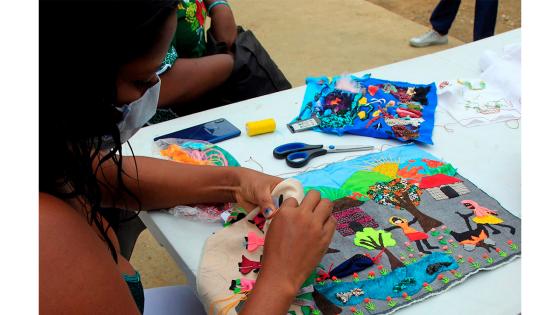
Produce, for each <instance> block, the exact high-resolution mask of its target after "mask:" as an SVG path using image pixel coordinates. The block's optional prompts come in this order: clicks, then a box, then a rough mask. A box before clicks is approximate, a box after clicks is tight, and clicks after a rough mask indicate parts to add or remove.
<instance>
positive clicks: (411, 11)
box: [367, 0, 521, 42]
mask: <svg viewBox="0 0 560 315" xmlns="http://www.w3.org/2000/svg"><path fill="white" fill-rule="evenodd" d="M367 1H369V2H371V3H373V4H377V5H379V6H381V7H383V8H385V9H387V10H389V11H392V12H393V13H396V14H399V15H401V16H403V17H405V18H407V19H409V20H412V21H414V22H416V23H418V24H422V25H425V26H428V27H430V22H429V20H430V15H431V14H432V11H433V9H434V8H435V7H436V5H437V4H438V2H439V0H367ZM475 2H476V1H475V0H463V1H462V2H461V7H460V8H459V13H458V14H457V17H456V18H455V21H454V22H453V26H452V27H451V30H450V31H449V35H451V36H453V37H455V38H457V39H459V40H461V41H463V42H472V39H473V25H474V6H475ZM519 27H521V0H501V1H499V4H498V19H497V21H496V31H495V32H496V34H500V33H503V32H507V31H510V30H513V29H516V28H519Z"/></svg>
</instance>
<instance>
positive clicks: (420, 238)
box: [385, 216, 439, 254]
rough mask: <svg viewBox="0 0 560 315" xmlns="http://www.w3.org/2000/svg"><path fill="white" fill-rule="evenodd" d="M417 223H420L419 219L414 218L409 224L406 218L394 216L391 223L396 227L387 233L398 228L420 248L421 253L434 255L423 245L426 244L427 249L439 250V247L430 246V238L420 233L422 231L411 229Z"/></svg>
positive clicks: (388, 229) (389, 229)
mask: <svg viewBox="0 0 560 315" xmlns="http://www.w3.org/2000/svg"><path fill="white" fill-rule="evenodd" d="M416 221H418V219H416V218H414V219H413V220H412V221H410V222H408V220H407V219H405V218H401V217H397V216H392V217H390V218H389V223H391V224H392V225H394V226H392V227H389V228H386V229H385V231H387V232H389V231H391V230H394V229H396V228H401V229H402V231H403V233H404V235H406V237H407V238H408V239H409V240H410V241H411V242H415V243H416V247H417V248H418V250H419V251H420V252H422V253H425V254H431V253H432V252H431V251H429V250H425V249H424V247H423V246H422V243H424V245H426V248H427V249H438V248H439V247H437V246H432V245H430V243H429V242H428V237H429V236H428V234H426V233H424V232H420V231H418V230H416V229H414V228H412V227H410V226H411V225H412V224H414V223H416Z"/></svg>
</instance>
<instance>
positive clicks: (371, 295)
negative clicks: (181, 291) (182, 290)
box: [198, 144, 521, 315]
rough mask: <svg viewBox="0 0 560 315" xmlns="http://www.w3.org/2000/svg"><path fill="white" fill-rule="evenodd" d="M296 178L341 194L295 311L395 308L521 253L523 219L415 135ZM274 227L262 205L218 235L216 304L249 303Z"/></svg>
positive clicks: (214, 244)
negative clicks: (324, 247)
mask: <svg viewBox="0 0 560 315" xmlns="http://www.w3.org/2000/svg"><path fill="white" fill-rule="evenodd" d="M293 179H297V180H298V181H296V183H298V185H299V184H301V185H303V187H304V188H303V191H304V192H307V191H309V190H311V189H315V190H318V191H320V192H321V194H322V196H323V197H326V198H329V199H331V200H332V201H333V202H334V208H333V216H334V217H335V218H336V219H337V226H336V230H337V232H335V234H334V237H333V240H332V242H331V244H330V246H329V249H328V251H327V254H326V255H325V257H324V258H323V260H322V261H321V263H320V265H319V266H318V267H317V268H316V270H315V271H314V272H313V273H312V274H311V275H310V277H309V278H308V279H307V280H306V282H305V283H304V284H303V286H302V288H301V289H300V292H299V294H298V295H297V296H296V299H295V300H294V302H293V304H292V305H291V307H290V311H289V314H293V315H295V314H306V315H307V314H325V315H335V314H346V315H364V314H390V313H392V312H394V311H396V310H398V309H401V308H403V307H407V306H410V305H411V304H413V303H416V302H420V301H422V300H424V299H426V298H429V297H430V296H433V295H436V294H440V293H444V292H445V291H446V290H447V289H449V288H450V287H452V286H454V285H457V284H460V283H462V282H463V281H468V280H467V278H468V277H469V276H471V275H473V274H475V273H477V272H479V271H481V270H491V269H494V268H496V267H499V266H502V265H504V264H507V263H509V262H511V261H512V260H513V259H515V258H518V257H520V255H521V220H520V219H519V218H518V217H516V216H514V215H513V214H511V213H510V212H508V211H507V210H506V209H504V208H503V207H502V206H501V205H500V203H499V202H498V201H496V200H495V199H493V198H492V197H490V196H489V195H488V194H486V193H485V192H484V191H482V190H481V189H479V188H478V187H477V186H475V185H474V184H473V183H471V182H470V181H469V180H468V179H466V178H464V177H463V176H461V175H460V174H459V173H458V172H457V169H456V168H455V167H453V165H452V164H450V163H449V162H446V161H442V160H440V159H438V158H436V157H434V156H432V155H430V154H429V153H427V152H425V151H423V150H421V149H419V148H417V147H416V146H415V145H412V144H409V145H403V146H399V147H394V148H391V149H388V150H386V151H383V152H380V153H375V154H367V155H364V156H361V157H359V158H356V159H353V160H349V161H344V162H338V163H333V164H330V165H328V166H326V167H325V168H322V169H318V170H313V171H309V172H305V173H301V174H300V175H297V176H296V177H294V178H293ZM293 179H290V180H292V181H293ZM283 183H284V182H283ZM284 185H285V184H284ZM300 189H302V188H300ZM297 199H298V200H300V199H299V198H297ZM228 229H229V230H228ZM266 229H267V225H266V224H265V220H264V218H263V217H260V216H259V215H257V216H255V215H254V214H253V215H252V217H251V218H250V219H247V218H245V219H243V220H241V221H239V222H236V223H234V224H232V225H231V226H229V227H227V228H226V229H225V230H223V231H220V232H217V233H216V234H215V235H213V236H211V238H209V240H208V242H207V244H206V247H205V253H204V254H203V258H202V261H201V267H200V269H199V280H198V288H199V296H200V298H201V301H202V302H203V304H205V306H206V309H207V311H208V313H209V314H216V313H218V314H236V313H237V312H238V311H239V310H240V309H241V307H242V306H243V303H244V301H245V299H246V298H247V296H248V294H250V291H251V289H252V287H253V285H254V283H255V281H256V279H257V277H258V272H259V270H260V267H261V264H260V257H261V255H262V250H263V245H264V244H265V238H266V233H265V232H266ZM241 243H243V244H244V247H241V246H240V245H239V244H241ZM220 287H221V288H222V289H220Z"/></svg>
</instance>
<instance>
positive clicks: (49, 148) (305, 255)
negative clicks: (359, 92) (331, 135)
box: [38, 0, 335, 315]
mask: <svg viewBox="0 0 560 315" xmlns="http://www.w3.org/2000/svg"><path fill="white" fill-rule="evenodd" d="M177 5H178V3H177V1H176V0H158V1H153V0H137V1H134V2H130V1H85V0H84V1H41V2H40V7H39V12H40V20H39V23H40V24H39V27H40V56H39V59H40V60H39V61H40V62H39V63H40V71H39V86H40V93H39V152H40V155H39V194H38V195H39V198H38V200H39V312H40V313H41V314H47V315H48V314H138V313H142V312H143V311H144V309H145V306H146V309H150V310H151V312H152V314H193V315H195V314H203V312H204V311H203V310H202V308H201V306H200V303H199V302H198V301H197V300H196V297H195V294H194V292H193V291H192V289H189V288H187V287H176V288H177V290H181V291H182V294H176V296H181V298H170V299H168V300H169V303H159V304H158V305H161V307H164V306H165V307H167V306H169V304H178V305H179V306H177V307H174V308H173V309H174V310H173V311H169V310H168V311H166V310H163V309H156V310H154V309H153V307H151V305H154V303H155V302H154V301H151V300H150V299H148V298H145V296H144V290H143V287H142V282H141V278H140V275H139V273H138V272H137V271H136V270H135V269H134V267H133V266H132V265H131V264H130V263H129V262H128V260H126V259H125V258H124V257H123V255H121V252H120V245H119V242H118V240H117V238H116V235H115V233H114V231H113V229H112V228H111V226H110V225H109V223H108V220H107V219H106V215H105V214H104V213H103V212H102V211H101V208H102V207H103V208H106V209H115V208H117V209H126V210H129V211H140V210H141V211H145V210H153V209H162V208H169V207H172V206H175V205H178V204H193V203H205V202H237V203H238V204H240V205H241V206H242V207H243V208H245V209H253V208H254V207H257V206H259V207H260V208H261V209H273V210H276V209H275V208H274V205H273V202H272V198H271V196H270V194H271V191H272V190H273V189H274V187H275V186H276V185H277V184H278V183H279V182H280V181H281V180H282V179H281V178H278V177H274V176H270V175H266V174H263V173H260V172H256V171H253V170H250V169H246V168H243V167H213V166H195V165H188V164H182V163H176V162H173V161H168V160H160V159H155V158H149V157H142V156H139V157H135V156H123V155H122V145H123V144H124V143H127V141H128V139H130V137H132V136H133V135H134V134H135V133H136V132H137V131H138V130H139V129H140V128H141V127H142V126H143V125H144V124H145V123H146V122H147V121H148V120H149V119H150V118H151V117H152V116H153V114H154V113H155V111H156V108H157V104H158V99H159V93H160V89H161V85H162V81H161V80H160V78H159V76H158V75H157V73H156V72H157V70H158V69H159V67H160V65H161V62H162V60H163V59H164V58H165V55H166V52H167V51H168V48H169V46H170V43H171V41H172V39H173V34H174V32H175V30H176V28H177V19H176V11H177ZM277 211H278V213H277V214H276V216H275V218H274V221H273V222H272V223H271V225H270V230H269V231H268V234H267V240H266V246H265V248H264V254H263V260H262V263H263V265H262V268H261V271H260V273H259V278H258V280H257V283H256V284H255V287H254V288H253V291H252V293H251V295H250V296H249V298H248V300H247V301H246V303H245V304H244V306H243V309H242V311H241V314H243V315H247V314H265V313H268V314H286V313H287V310H288V308H289V306H290V304H291V302H292V301H293V299H294V297H295V295H296V294H297V292H298V290H299V288H300V287H301V285H302V284H303V282H304V281H305V279H306V278H307V277H308V276H309V274H310V273H311V271H312V270H313V269H314V268H315V267H316V266H317V264H318V263H319V262H320V260H321V258H322V256H323V255H324V254H325V252H326V250H327V248H328V245H329V243H330V240H331V238H332V235H333V233H334V229H335V221H334V219H333V218H332V217H331V215H330V214H331V211H332V204H331V202H330V201H328V200H326V199H321V198H320V194H319V193H318V192H317V191H311V192H309V193H308V194H307V196H306V197H305V198H304V200H303V202H302V203H301V205H298V204H297V202H296V201H295V200H294V199H292V198H290V199H288V200H286V201H284V203H283V204H282V206H281V207H280V209H278V210H277ZM265 213H267V211H265ZM294 261H296V262H298V263H297V264H295V263H294ZM149 290H152V289H149ZM149 290H147V291H149ZM166 294H168V295H170V294H172V292H170V291H166ZM147 296H148V295H147Z"/></svg>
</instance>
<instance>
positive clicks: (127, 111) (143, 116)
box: [101, 76, 161, 149]
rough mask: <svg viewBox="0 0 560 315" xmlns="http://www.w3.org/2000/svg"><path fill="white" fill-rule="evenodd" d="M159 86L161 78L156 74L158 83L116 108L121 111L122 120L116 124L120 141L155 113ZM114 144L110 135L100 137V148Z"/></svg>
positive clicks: (127, 137) (106, 147)
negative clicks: (128, 102)
mask: <svg viewBox="0 0 560 315" xmlns="http://www.w3.org/2000/svg"><path fill="white" fill-rule="evenodd" d="M160 86H161V80H160V78H159V76H158V83H156V84H155V85H154V86H152V87H150V88H149V89H148V90H146V92H145V93H144V95H142V97H140V98H139V99H137V100H136V101H134V102H132V103H130V104H127V105H124V106H122V107H119V108H118V110H119V111H120V112H122V113H123V114H122V115H123V116H122V120H121V121H120V122H119V123H118V125H117V126H118V127H119V133H120V135H121V143H125V142H127V141H128V140H129V139H130V138H131V137H132V136H133V135H134V134H135V133H136V132H137V131H138V130H140V128H142V126H144V125H145V124H146V123H147V122H148V121H149V120H150V119H151V118H152V117H153V116H154V115H155V114H156V110H157V104H158V99H159V88H160ZM114 146H115V145H114V143H113V139H112V138H111V136H104V137H103V138H102V143H101V148H102V149H110V148H113V147H114Z"/></svg>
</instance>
